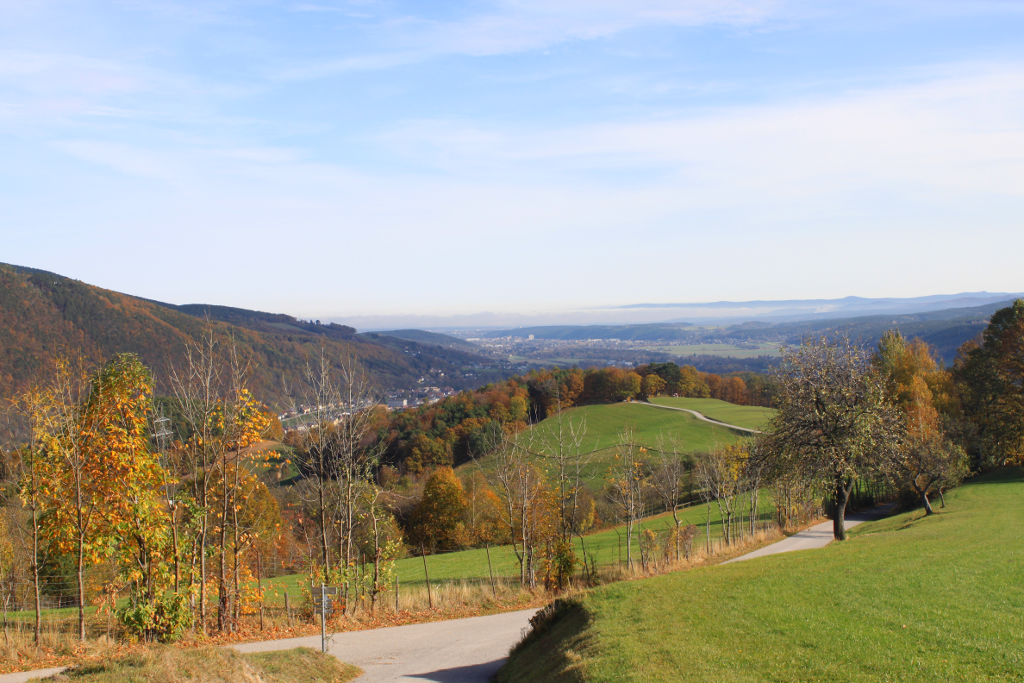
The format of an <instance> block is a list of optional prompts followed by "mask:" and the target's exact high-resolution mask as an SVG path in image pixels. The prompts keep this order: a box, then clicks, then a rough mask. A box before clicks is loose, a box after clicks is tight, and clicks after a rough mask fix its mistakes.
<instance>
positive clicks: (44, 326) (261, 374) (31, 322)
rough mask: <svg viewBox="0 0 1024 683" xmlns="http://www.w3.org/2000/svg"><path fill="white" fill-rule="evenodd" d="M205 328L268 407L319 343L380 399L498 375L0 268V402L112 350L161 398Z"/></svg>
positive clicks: (460, 360) (440, 358)
mask: <svg viewBox="0 0 1024 683" xmlns="http://www.w3.org/2000/svg"><path fill="white" fill-rule="evenodd" d="M207 321H209V325H210V326H211V327H212V329H213V331H214V334H215V335H216V336H217V337H218V338H220V339H221V340H224V341H227V340H228V339H229V338H230V339H234V341H235V343H236V344H237V345H238V348H239V349H240V350H241V351H242V353H243V355H244V356H246V357H248V358H249V359H251V361H252V362H253V364H254V367H255V370H254V376H253V385H254V386H253V388H254V390H255V391H256V393H257V395H258V396H259V397H260V398H261V399H262V400H264V401H266V402H267V403H268V404H270V405H271V406H276V407H282V406H284V405H287V404H288V403H289V402H290V401H289V399H288V397H287V396H286V386H289V385H290V386H293V387H294V386H301V379H302V373H303V370H304V368H305V364H306V359H307V357H309V356H310V355H311V354H316V353H318V352H319V349H320V347H321V345H323V347H324V348H325V349H326V350H327V351H328V353H329V354H330V355H331V357H333V358H338V359H340V358H346V357H349V356H352V357H355V358H357V359H359V360H360V361H361V362H363V363H364V364H365V365H366V367H367V368H368V369H369V371H370V372H371V374H372V375H373V377H374V378H375V380H376V382H377V383H378V385H379V388H380V389H381V390H384V391H386V390H390V389H396V388H410V387H415V386H417V384H419V383H420V380H421V379H423V380H424V381H426V380H427V379H428V378H429V379H430V383H431V384H440V385H445V386H452V387H454V388H456V389H461V388H467V387H475V386H478V385H481V384H484V383H486V382H488V381H493V380H495V379H499V378H501V377H503V376H504V375H505V374H506V373H504V371H503V370H501V369H500V368H499V367H498V366H497V365H496V364H495V363H494V362H493V361H492V360H490V359H486V358H483V357H482V356H478V355H476V354H473V353H469V352H467V351H466V350H464V349H460V348H445V347H443V346H439V345H438V344H436V343H433V344H425V343H420V342H417V341H412V340H409V339H401V338H398V337H391V336H388V335H385V334H375V335H372V336H370V335H359V334H356V330H354V329H353V328H351V327H347V326H344V325H337V324H328V325H321V324H318V323H315V322H305V321H300V320H297V319H296V318H294V317H292V316H289V315H284V314H276V313H263V312H260V311H249V310H245V309H239V308H230V307H226V306H209V305H205V304H189V305H184V306H177V305H173V304H166V303H162V302H156V301H149V300H147V299H142V298H139V297H134V296H130V295H127V294H121V293H119V292H113V291H110V290H106V289H101V288H99V287H94V286H92V285H88V284H85V283H83V282H79V281H77V280H72V279H70V278H66V277H63V276H61V275H57V274H54V273H48V272H46V271H41V270H36V269H32V268H23V267H19V266H11V265H5V264H0V398H2V397H5V396H10V395H12V394H14V393H16V392H18V391H20V390H22V389H24V388H25V387H27V386H28V385H29V383H31V382H32V381H33V380H34V378H36V377H38V376H39V375H40V373H43V372H45V371H46V368H47V367H48V366H49V362H50V361H52V359H53V358H54V357H55V356H58V355H61V354H81V355H83V356H84V357H85V358H87V359H88V360H90V361H92V362H94V363H101V362H103V361H104V360H106V359H108V358H110V357H111V356H112V355H114V354H116V353H119V352H133V353H136V354H138V355H139V357H140V358H141V359H142V361H143V362H144V363H145V364H146V365H147V366H149V367H150V368H151V369H152V370H153V372H154V374H155V376H156V378H157V383H158V392H166V391H168V387H167V385H166V378H167V377H168V376H169V374H170V372H171V369H172V368H174V367H181V366H182V364H183V362H184V355H183V354H184V350H185V347H186V344H187V343H188V342H189V341H192V340H195V339H197V338H198V337H199V336H200V335H202V334H203V331H204V328H205V326H206V325H207ZM299 400H300V401H301V398H299Z"/></svg>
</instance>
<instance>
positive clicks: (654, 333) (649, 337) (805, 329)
mask: <svg viewBox="0 0 1024 683" xmlns="http://www.w3.org/2000/svg"><path fill="white" fill-rule="evenodd" d="M954 300H955V299H954ZM1012 303H1013V299H1007V300H1004V301H997V302H993V303H988V304H985V305H983V306H973V307H968V308H949V309H942V310H934V311H925V312H919V313H908V314H889V315H872V316H861V317H851V318H830V319H825V320H800V321H794V322H765V321H747V322H744V323H741V324H736V325H727V326H721V327H715V328H706V329H698V328H696V326H694V325H690V324H686V323H662V324H647V325H549V326H539V327H521V328H515V329H507V330H489V331H485V332H481V333H480V334H481V335H482V336H486V337H492V338H493V337H508V336H511V337H519V338H526V337H528V336H529V335H533V336H534V338H535V339H551V340H563V341H586V340H588V339H602V340H606V339H619V340H622V341H633V342H638V343H644V342H676V343H720V342H726V341H727V340H728V341H733V342H735V341H739V342H750V343H757V342H766V341H776V342H786V343H789V344H799V343H800V340H801V339H802V338H803V337H804V336H807V335H829V334H834V333H836V332H842V333H844V334H847V335H849V336H850V337H852V338H854V339H856V340H860V341H861V342H862V343H866V344H875V343H877V341H878V340H879V339H880V338H881V336H882V333H883V332H885V331H886V330H889V329H894V328H895V329H898V330H900V332H902V333H903V335H904V336H906V337H909V338H919V339H922V340H924V341H925V342H927V343H929V344H931V345H932V346H933V347H934V348H935V349H936V351H937V352H938V354H939V357H940V358H942V359H943V360H944V361H945V362H946V363H947V364H948V363H952V361H953V358H954V357H955V356H956V352H957V349H958V348H959V347H960V346H961V345H962V344H963V343H964V342H965V341H968V340H970V339H973V338H975V337H977V336H978V335H979V334H980V333H981V332H982V330H984V329H985V326H986V325H987V324H988V319H989V317H990V316H991V315H992V314H993V313H995V312H996V311H997V310H999V309H1000V308H1005V307H1007V306H1009V305H1011V304H1012Z"/></svg>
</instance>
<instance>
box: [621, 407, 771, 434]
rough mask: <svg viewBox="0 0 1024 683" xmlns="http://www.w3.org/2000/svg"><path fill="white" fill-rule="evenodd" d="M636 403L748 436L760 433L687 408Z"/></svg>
mask: <svg viewBox="0 0 1024 683" xmlns="http://www.w3.org/2000/svg"><path fill="white" fill-rule="evenodd" d="M636 403H637V404H638V405H642V406H650V407H652V408H663V409H665V410H679V411H681V412H684V413H689V414H690V415H693V416H694V417H696V418H697V419H698V420H704V421H705V422H710V423H711V424H713V425H718V426H719V427H728V428H729V429H738V430H740V431H741V432H747V433H750V434H760V433H761V432H759V431H758V430H756V429H748V428H747V427H738V426H737V425H731V424H728V423H725V422H719V421H718V420H712V419H711V418H710V417H708V416H707V415H704V414H703V413H698V412H697V411H696V410H690V409H689V408H676V407H675V406H663V405H658V404H657V403H647V402H645V401H636Z"/></svg>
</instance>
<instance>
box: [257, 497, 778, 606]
mask: <svg viewBox="0 0 1024 683" xmlns="http://www.w3.org/2000/svg"><path fill="white" fill-rule="evenodd" d="M773 510H774V508H773V507H772V504H771V500H770V498H769V496H768V495H767V494H762V495H761V497H760V499H759V505H758V519H759V520H760V521H761V522H764V521H767V520H769V519H770V518H771V517H772V514H773ZM679 516H680V518H681V519H682V520H683V524H695V525H697V527H698V529H699V533H698V535H697V537H696V538H695V539H694V541H693V543H694V547H695V548H696V547H699V546H702V545H703V544H704V543H705V539H706V536H705V535H704V532H705V526H706V523H707V519H708V508H707V506H705V505H696V506H691V507H688V508H685V509H683V510H681V511H680V512H679ZM710 520H711V538H712V540H713V541H715V540H717V539H720V538H721V535H722V518H721V515H719V513H718V507H717V506H715V505H712V506H711V511H710ZM640 526H641V528H645V529H652V530H655V531H658V532H667V531H668V529H669V528H671V527H672V515H671V514H670V513H663V514H659V515H654V516H652V517H648V518H646V519H644V520H643V521H642V522H641V523H640ZM625 533H626V527H625V525H621V526H618V527H615V528H613V529H605V530H604V531H599V532H597V533H594V534H590V535H589V536H585V537H584V539H583V541H580V539H575V541H574V544H575V547H576V553H577V556H578V557H580V558H582V557H583V550H584V546H585V549H586V553H587V557H588V558H589V557H590V555H591V554H593V555H594V557H595V558H596V560H597V564H598V568H599V569H600V568H602V567H605V568H607V567H609V566H611V565H614V564H617V563H619V562H620V561H621V562H622V563H623V564H624V563H625V562H626V556H625V553H626V539H625ZM636 534H637V528H635V527H634V530H633V544H632V552H633V559H634V561H636V562H639V558H640V553H639V549H638V547H637V543H636ZM666 535H667V533H662V536H666ZM490 553H491V564H492V565H493V567H494V575H495V577H504V578H510V577H518V576H519V563H518V561H517V560H516V557H515V554H514V553H513V552H512V547H511V546H507V545H505V546H495V547H492V548H491V549H490ZM395 565H396V566H395V570H396V573H397V575H398V580H399V584H400V585H402V586H409V585H422V584H423V583H424V582H425V578H424V573H423V559H422V558H421V557H419V556H414V557H406V558H403V559H401V560H398V562H396V563H395ZM370 571H372V567H370ZM427 571H429V572H430V581H431V582H432V583H434V584H436V583H438V582H441V581H460V580H466V581H480V582H484V581H488V578H489V571H488V567H487V551H486V550H485V549H484V548H474V549H472V550H463V551H460V552H454V553H445V554H440V555H428V556H427ZM304 580H305V578H304V576H302V575H297V574H293V575H289V576H281V577H278V578H275V579H269V580H266V581H264V585H265V586H266V587H267V589H268V590H267V604H268V605H283V604H284V597H283V596H284V591H285V590H288V591H289V593H290V595H291V596H296V595H298V592H299V587H300V583H301V582H302V581H304ZM293 604H296V603H293Z"/></svg>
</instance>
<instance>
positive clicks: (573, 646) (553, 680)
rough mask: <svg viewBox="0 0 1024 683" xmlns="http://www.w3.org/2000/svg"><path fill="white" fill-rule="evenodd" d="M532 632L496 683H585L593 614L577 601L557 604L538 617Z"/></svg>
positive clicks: (534, 621)
mask: <svg viewBox="0 0 1024 683" xmlns="http://www.w3.org/2000/svg"><path fill="white" fill-rule="evenodd" d="M531 623H533V624H534V626H533V630H531V631H530V632H529V633H528V634H527V635H526V637H525V638H523V640H522V641H520V642H519V644H518V645H516V646H515V647H513V648H512V652H511V653H509V657H508V661H507V662H506V663H505V666H503V667H502V668H501V670H499V671H498V673H497V674H495V676H494V677H493V678H492V679H491V680H492V681H494V682H495V683H526V682H528V681H548V682H550V683H582V681H583V680H584V679H583V674H582V671H581V669H580V667H581V663H582V660H583V659H584V656H583V655H584V654H585V653H586V651H587V650H588V648H589V645H590V640H591V638H590V636H589V634H588V633H587V627H588V625H589V624H590V615H589V614H588V613H587V611H586V610H585V609H584V608H583V606H582V605H581V604H580V603H579V602H576V601H575V600H573V601H565V602H563V601H556V602H555V603H554V605H552V606H551V608H550V611H547V610H545V611H542V612H540V613H538V614H537V616H535V617H534V618H533V619H531Z"/></svg>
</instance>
